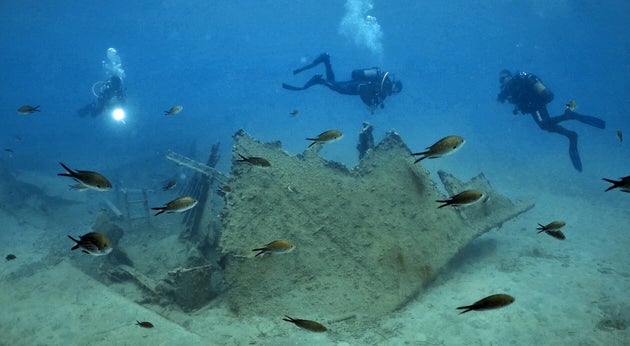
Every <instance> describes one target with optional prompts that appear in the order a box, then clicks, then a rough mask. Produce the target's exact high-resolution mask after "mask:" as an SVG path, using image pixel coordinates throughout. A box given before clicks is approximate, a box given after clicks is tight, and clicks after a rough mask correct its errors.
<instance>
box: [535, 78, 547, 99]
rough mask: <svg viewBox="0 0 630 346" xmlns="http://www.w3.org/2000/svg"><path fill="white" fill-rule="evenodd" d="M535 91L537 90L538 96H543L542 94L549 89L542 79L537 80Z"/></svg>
mask: <svg viewBox="0 0 630 346" xmlns="http://www.w3.org/2000/svg"><path fill="white" fill-rule="evenodd" d="M534 90H536V93H538V95H542V93H543V92H545V90H547V87H546V86H545V85H544V84H543V82H542V81H541V80H540V79H538V78H536V82H535V83H534Z"/></svg>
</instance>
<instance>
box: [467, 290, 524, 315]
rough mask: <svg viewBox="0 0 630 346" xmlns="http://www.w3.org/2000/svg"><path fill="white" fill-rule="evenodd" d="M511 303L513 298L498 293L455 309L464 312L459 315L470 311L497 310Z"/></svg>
mask: <svg viewBox="0 0 630 346" xmlns="http://www.w3.org/2000/svg"><path fill="white" fill-rule="evenodd" d="M513 302H514V297H512V296H511V295H509V294H503V293H500V294H493V295H491V296H487V297H485V298H483V299H481V300H478V301H476V302H475V303H474V304H472V305H466V306H460V307H458V308H457V309H459V310H462V309H463V310H464V311H462V312H460V313H459V314H460V315H461V314H465V313H467V312H468V311H471V310H477V311H480V310H490V309H497V308H501V307H504V306H507V305H510V304H512V303H513Z"/></svg>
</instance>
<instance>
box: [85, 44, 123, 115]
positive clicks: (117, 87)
mask: <svg viewBox="0 0 630 346" xmlns="http://www.w3.org/2000/svg"><path fill="white" fill-rule="evenodd" d="M107 60H108V61H103V69H104V70H105V77H106V79H105V80H102V81H97V82H96V83H94V84H93V85H92V94H94V96H95V97H96V100H94V101H93V102H91V103H89V104H87V105H85V106H83V107H81V108H80V109H79V110H78V113H79V115H80V116H82V117H84V116H87V115H89V116H92V117H96V116H98V115H100V114H102V113H103V112H105V111H108V110H113V109H115V108H120V107H123V106H124V105H125V102H126V100H127V97H126V95H125V88H124V85H123V79H124V77H125V70H123V68H122V64H121V61H120V57H119V56H118V52H116V49H114V48H109V49H108V50H107Z"/></svg>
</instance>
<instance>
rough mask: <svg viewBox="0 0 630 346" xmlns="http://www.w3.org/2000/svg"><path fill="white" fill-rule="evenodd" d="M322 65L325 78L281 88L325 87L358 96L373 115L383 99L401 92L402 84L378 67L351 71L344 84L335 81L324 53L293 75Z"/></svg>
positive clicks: (326, 55)
mask: <svg viewBox="0 0 630 346" xmlns="http://www.w3.org/2000/svg"><path fill="white" fill-rule="evenodd" d="M321 63H323V64H324V66H325V67H326V78H323V77H322V75H321V74H316V75H314V76H313V77H312V78H311V79H310V80H309V81H308V82H306V84H304V86H303V87H296V86H292V85H288V84H286V83H282V87H283V88H284V89H287V90H305V89H308V88H310V87H312V86H313V85H316V84H321V85H325V86H327V87H328V88H330V89H331V90H334V91H336V92H338V93H340V94H344V95H359V97H361V101H363V103H365V104H366V105H367V106H368V107H369V109H370V111H371V112H372V113H374V110H375V109H377V108H379V107H380V108H383V107H384V104H383V101H385V98H387V96H390V95H392V94H398V93H399V92H400V91H401V90H402V83H401V82H400V81H397V80H394V79H393V77H392V76H391V75H390V73H389V72H384V73H383V72H382V71H381V70H380V69H379V68H378V67H372V68H368V69H362V70H354V71H352V79H351V80H349V81H345V82H338V81H336V80H335V74H334V72H333V70H332V66H331V65H330V55H328V54H326V53H324V54H321V55H320V56H318V57H317V58H316V59H315V60H313V62H312V63H310V64H308V65H306V66H304V67H301V68H298V69H297V70H294V71H293V74H298V73H300V72H302V71H305V70H308V69H311V68H313V67H315V66H317V65H319V64H321Z"/></svg>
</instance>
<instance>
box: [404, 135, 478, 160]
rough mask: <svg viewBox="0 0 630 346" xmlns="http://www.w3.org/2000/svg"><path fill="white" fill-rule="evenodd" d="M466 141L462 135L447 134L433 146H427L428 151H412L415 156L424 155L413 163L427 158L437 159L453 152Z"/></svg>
mask: <svg viewBox="0 0 630 346" xmlns="http://www.w3.org/2000/svg"><path fill="white" fill-rule="evenodd" d="M464 143H466V141H465V140H464V139H463V138H462V137H460V136H446V137H444V138H442V139H440V140H439V141H437V142H435V144H433V145H432V146H430V147H427V150H426V151H422V152H419V153H412V154H411V155H413V156H417V155H423V156H421V157H420V158H419V159H417V160H416V161H414V162H413V163H417V162H419V161H422V160H424V159H426V158H430V159H435V158H437V157H442V156H445V155H449V154H452V153H454V152H455V151H457V150H458V149H459V148H461V147H462V145H464Z"/></svg>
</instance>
